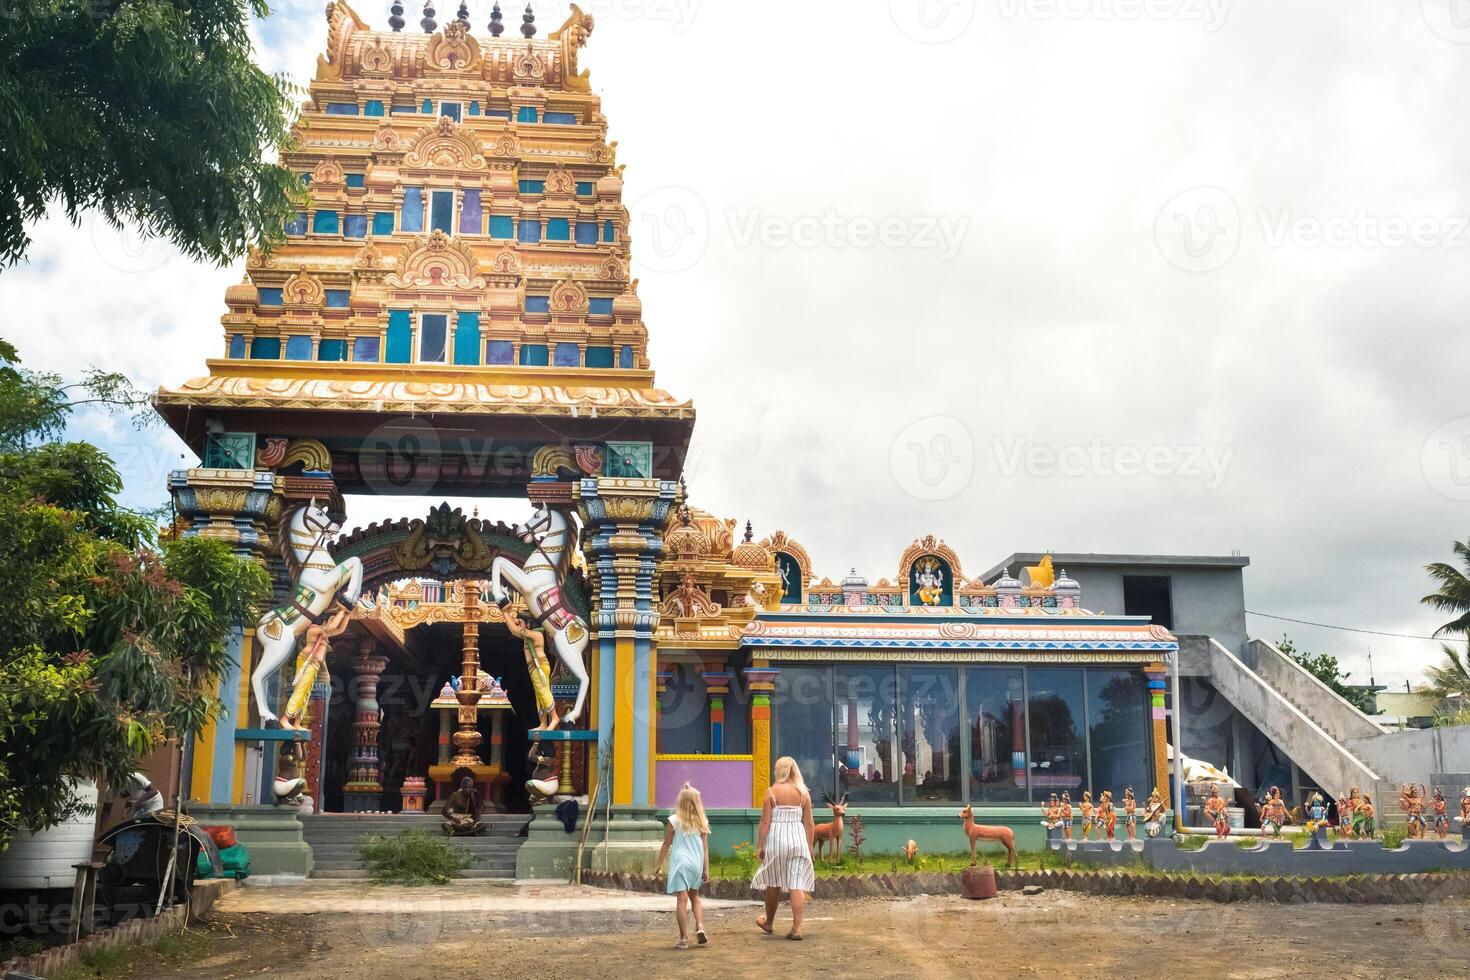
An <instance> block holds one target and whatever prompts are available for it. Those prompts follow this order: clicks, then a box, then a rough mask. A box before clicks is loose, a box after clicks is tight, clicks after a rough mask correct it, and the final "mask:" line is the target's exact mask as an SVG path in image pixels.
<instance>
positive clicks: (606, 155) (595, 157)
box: [587, 143, 618, 166]
mask: <svg viewBox="0 0 1470 980" xmlns="http://www.w3.org/2000/svg"><path fill="white" fill-rule="evenodd" d="M617 145H618V144H617V143H613V144H611V145H608V144H607V143H593V144H592V146H591V147H590V148H589V149H588V150H587V162H588V163H605V164H608V165H609V166H611V165H612V164H613V163H615V162H617V159H618V153H617Z"/></svg>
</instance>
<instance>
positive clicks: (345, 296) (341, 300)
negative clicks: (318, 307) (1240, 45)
mask: <svg viewBox="0 0 1470 980" xmlns="http://www.w3.org/2000/svg"><path fill="white" fill-rule="evenodd" d="M326 293H327V305H328V306H331V307H337V308H340V307H343V306H346V305H347V304H348V303H349V302H350V301H351V299H352V291H351V290H347V289H328V290H327V291H326Z"/></svg>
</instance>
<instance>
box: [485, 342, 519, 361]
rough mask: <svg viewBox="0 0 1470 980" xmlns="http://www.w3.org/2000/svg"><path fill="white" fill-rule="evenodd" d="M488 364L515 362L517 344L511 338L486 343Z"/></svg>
mask: <svg viewBox="0 0 1470 980" xmlns="http://www.w3.org/2000/svg"><path fill="white" fill-rule="evenodd" d="M485 363H486V364H514V363H515V344H514V343H512V342H511V341H509V340H491V341H487V342H486V343H485Z"/></svg>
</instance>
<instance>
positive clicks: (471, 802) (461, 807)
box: [443, 776, 485, 837]
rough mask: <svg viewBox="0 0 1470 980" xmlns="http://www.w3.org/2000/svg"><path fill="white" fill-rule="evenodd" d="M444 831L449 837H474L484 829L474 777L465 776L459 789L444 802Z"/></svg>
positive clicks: (460, 782)
mask: <svg viewBox="0 0 1470 980" xmlns="http://www.w3.org/2000/svg"><path fill="white" fill-rule="evenodd" d="M443 826H444V832H445V833H446V834H448V835H449V836H450V837H474V836H476V835H478V834H480V833H481V832H482V831H484V829H485V822H484V821H483V820H481V819H480V794H479V793H476V792H475V779H474V777H473V776H465V777H463V778H461V779H460V781H459V789H457V790H455V791H454V792H453V793H450V794H449V799H448V800H446V801H445V802H444V824H443Z"/></svg>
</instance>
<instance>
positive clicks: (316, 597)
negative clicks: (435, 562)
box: [250, 500, 362, 723]
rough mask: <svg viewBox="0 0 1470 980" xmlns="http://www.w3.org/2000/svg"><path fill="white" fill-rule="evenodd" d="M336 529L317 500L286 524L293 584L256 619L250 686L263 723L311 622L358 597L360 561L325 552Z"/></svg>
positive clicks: (272, 718) (272, 716) (271, 716)
mask: <svg viewBox="0 0 1470 980" xmlns="http://www.w3.org/2000/svg"><path fill="white" fill-rule="evenodd" d="M338 530H339V528H338V526H337V525H336V524H335V523H333V522H332V519H331V518H330V517H328V516H327V512H326V510H324V509H323V508H322V507H321V506H320V505H319V504H318V503H317V502H316V501H315V500H313V501H312V502H311V503H309V504H307V505H306V506H304V507H300V508H298V509H297V510H296V511H294V512H293V513H292V514H291V519H290V521H289V522H288V524H287V538H286V540H285V541H284V542H282V552H283V553H284V554H288V555H289V561H290V562H291V564H292V567H294V568H295V569H297V570H298V571H297V575H296V584H295V586H294V587H293V588H292V590H291V598H289V599H288V600H286V602H285V604H284V605H280V606H277V607H276V608H274V609H272V610H271V611H270V612H268V613H266V614H265V615H264V616H262V617H260V622H258V623H256V625H255V635H256V636H257V637H259V638H260V650H261V652H260V663H259V664H257V665H256V668H255V672H254V673H253V674H251V675H250V683H251V686H252V687H253V688H254V689H255V707H256V708H257V709H258V710H259V712H260V720H261V722H262V723H265V722H272V721H276V720H277V718H276V712H275V706H274V705H272V704H271V703H270V695H269V690H268V689H269V685H270V680H271V678H272V677H275V676H276V674H277V673H279V672H280V669H281V668H282V667H283V666H285V665H286V663H288V662H289V661H290V659H291V655H292V654H294V653H295V652H296V645H297V643H298V642H300V639H301V635H302V634H303V633H305V632H306V630H307V629H308V627H310V626H311V625H312V624H318V625H320V624H321V622H322V621H323V620H324V619H325V618H326V615H327V610H328V609H330V608H331V606H332V603H333V602H334V601H336V600H338V599H340V600H341V602H342V605H344V606H346V607H347V608H348V609H351V608H353V607H354V606H356V605H357V602H358V599H360V598H361V597H362V561H361V560H360V559H358V558H349V559H347V560H346V561H344V562H341V563H340V564H339V563H338V562H337V561H336V560H335V559H333V558H332V555H331V553H330V552H328V551H327V546H326V540H327V538H328V537H330V536H331V535H333V534H335V533H337V531H338Z"/></svg>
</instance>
